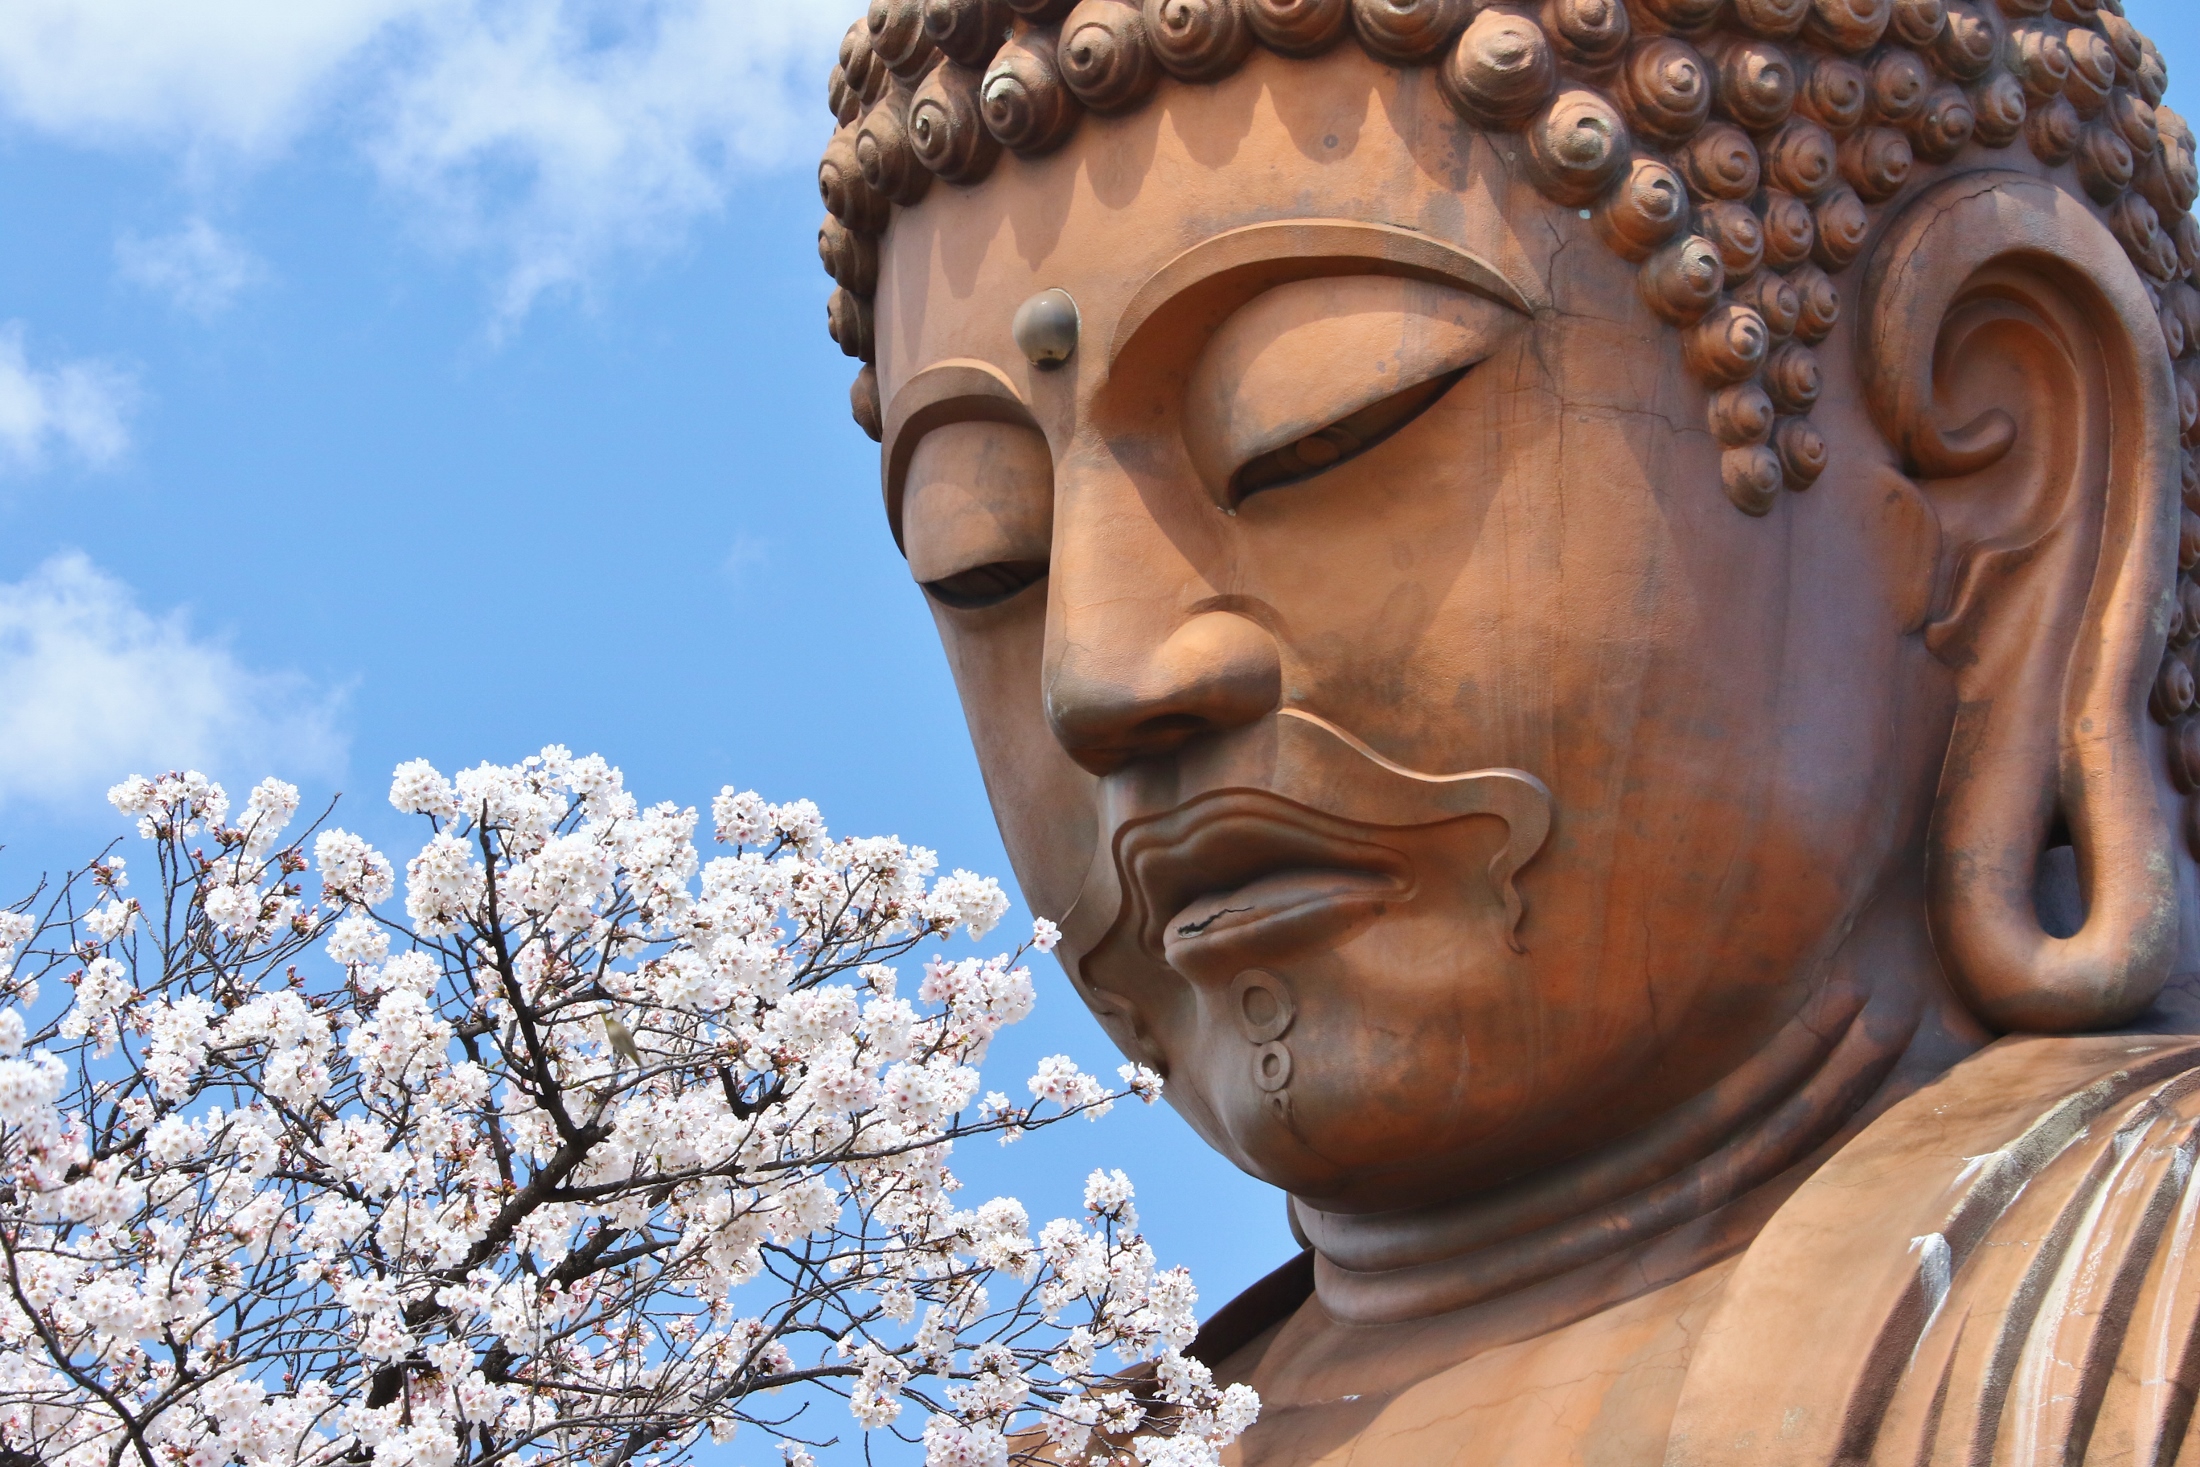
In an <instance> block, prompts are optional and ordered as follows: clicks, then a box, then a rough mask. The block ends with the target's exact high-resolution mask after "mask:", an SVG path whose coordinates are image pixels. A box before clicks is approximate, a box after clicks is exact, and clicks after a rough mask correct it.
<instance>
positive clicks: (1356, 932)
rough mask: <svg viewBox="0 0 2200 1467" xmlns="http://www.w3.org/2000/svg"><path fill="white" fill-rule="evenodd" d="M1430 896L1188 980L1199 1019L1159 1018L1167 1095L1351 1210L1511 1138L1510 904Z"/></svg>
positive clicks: (1389, 1200)
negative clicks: (1478, 905)
mask: <svg viewBox="0 0 2200 1467" xmlns="http://www.w3.org/2000/svg"><path fill="white" fill-rule="evenodd" d="M1429 895H1430V894H1429V893H1428V892H1426V891H1425V890H1423V891H1420V892H1417V893H1416V894H1415V895H1414V896H1412V897H1409V898H1408V899H1407V900H1404V901H1402V902H1398V903H1395V904H1376V905H1375V906H1372V907H1370V908H1369V909H1368V910H1367V911H1365V912H1363V913H1362V914H1361V915H1360V916H1359V918H1358V919H1357V920H1356V921H1355V922H1354V923H1353V924H1351V926H1350V928H1349V930H1347V931H1345V932H1343V933H1341V934H1335V935H1333V938H1332V940H1331V941H1330V942H1329V943H1327V944H1324V945H1323V946H1321V947H1319V948H1301V949H1298V950H1296V951H1294V950H1292V949H1291V948H1289V947H1288V946H1286V945H1282V944H1278V945H1277V946H1274V947H1271V948H1269V949H1267V950H1265V951H1260V952H1251V951H1248V952H1244V953H1241V954H1239V955H1237V956H1235V957H1233V959H1232V960H1231V962H1229V963H1227V964H1221V965H1218V966H1217V967H1216V968H1210V969H1207V970H1206V971H1208V972H1210V973H1211V972H1216V971H1219V968H1220V967H1228V968H1230V969H1232V973H1231V976H1230V977H1229V978H1228V979H1226V980H1221V981H1213V980H1212V979H1210V980H1207V981H1199V982H1190V983H1188V986H1189V987H1190V989H1191V995H1192V1005H1191V1007H1192V1009H1193V1014H1192V1016H1191V1022H1189V1023H1182V1024H1170V1025H1167V1026H1165V1028H1166V1030H1167V1031H1168V1032H1171V1033H1172V1034H1173V1036H1176V1037H1173V1038H1172V1040H1171V1041H1170V1042H1168V1043H1166V1044H1164V1045H1163V1046H1162V1053H1163V1058H1164V1060H1165V1062H1166V1065H1167V1073H1168V1076H1169V1086H1170V1092H1169V1093H1170V1094H1171V1095H1172V1097H1174V1098H1175V1099H1176V1101H1177V1103H1178V1106H1179V1108H1180V1109H1181V1110H1182V1111H1183V1112H1184V1113H1185V1114H1186V1116H1187V1118H1188V1119H1190V1121H1191V1122H1192V1124H1193V1125H1194V1127H1195V1128H1196V1129H1198V1130H1200V1131H1201V1132H1202V1134H1204V1135H1205V1136H1206V1137H1207V1139H1208V1140H1209V1141H1210V1143H1212V1144H1213V1145H1215V1146H1216V1147H1217V1148H1218V1149H1219V1150H1221V1151H1222V1152H1224V1153H1225V1154H1226V1155H1228V1156H1229V1157H1230V1158H1231V1159H1232V1160H1233V1161H1234V1162H1236V1163H1237V1165H1238V1166H1240V1167H1242V1168H1243V1169H1244V1170H1245V1171H1247V1172H1249V1173H1250V1174H1252V1175H1253V1176H1256V1177H1259V1178H1260V1179H1261V1180H1262V1181H1265V1182H1268V1183H1271V1184H1272V1185H1275V1186H1278V1187H1281V1188H1283V1189H1284V1190H1285V1191H1287V1192H1290V1193H1292V1194H1293V1195H1294V1196H1300V1197H1306V1198H1310V1199H1324V1200H1328V1201H1330V1202H1333V1203H1337V1204H1342V1205H1343V1206H1345V1207H1347V1208H1348V1209H1351V1210H1360V1209H1366V1208H1382V1207H1388V1206H1406V1205H1411V1204H1412V1203H1414V1202H1416V1201H1419V1200H1422V1196H1421V1194H1423V1193H1425V1192H1426V1191H1427V1190H1428V1188H1429V1187H1431V1186H1434V1185H1439V1184H1438V1183H1437V1182H1436V1181H1435V1178H1436V1177H1437V1176H1443V1177H1448V1178H1451V1179H1453V1182H1454V1184H1456V1179H1457V1177H1458V1176H1459V1174H1460V1172H1459V1168H1460V1167H1462V1166H1464V1167H1466V1168H1467V1169H1468V1170H1469V1171H1473V1170H1479V1169H1480V1167H1479V1166H1477V1165H1476V1161H1477V1159H1478V1154H1479V1160H1480V1161H1482V1162H1483V1163H1484V1164H1486V1163H1487V1162H1488V1161H1490V1160H1492V1159H1493V1158H1491V1157H1490V1156H1489V1155H1488V1153H1490V1151H1491V1149H1492V1148H1493V1146H1497V1145H1501V1144H1505V1143H1506V1142H1508V1141H1509V1139H1510V1138H1512V1137H1513V1136H1515V1135H1516V1134H1517V1130H1518V1125H1517V1123H1518V1121H1519V1120H1520V1119H1521V1116H1520V1102H1521V1099H1522V1095H1523V1092H1524V1088H1525V1087H1524V1086H1523V1085H1522V1084H1521V1083H1520V1080H1521V1077H1522V1075H1523V1073H1525V1071H1526V1070H1528V1069H1532V1066H1533V1063H1534V1062H1533V1050H1532V1048H1529V1049H1522V1048H1521V1047H1520V1041H1521V1040H1522V1039H1523V1038H1526V1037H1528V1035H1529V1034H1530V1033H1531V1032H1532V1030H1533V1028H1534V1025H1535V1014H1536V1012H1537V1009H1538V1006H1537V1005H1536V1004H1535V1003H1534V1002H1533V989H1532V988H1531V987H1530V986H1529V985H1530V983H1531V976H1530V969H1529V960H1528V959H1527V958H1525V957H1523V956H1521V955H1517V954H1514V953H1513V952H1512V951H1511V950H1510V949H1509V948H1508V947H1507V946H1506V945H1505V943H1504V940H1503V923H1504V914H1503V912H1502V910H1501V909H1499V910H1480V911H1462V910H1459V909H1458V908H1457V907H1455V906H1453V905H1451V904H1449V903H1439V902H1432V901H1430V900H1428V899H1427V898H1428V896H1429ZM1492 1059H1499V1060H1501V1061H1502V1060H1508V1059H1509V1060H1510V1061H1511V1063H1502V1062H1501V1063H1499V1064H1496V1065H1492V1064H1491V1063H1490V1061H1491V1060H1492ZM1507 1072H1511V1073H1509V1074H1508V1073H1507Z"/></svg>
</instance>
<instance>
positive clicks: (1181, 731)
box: [1131, 713, 1209, 751]
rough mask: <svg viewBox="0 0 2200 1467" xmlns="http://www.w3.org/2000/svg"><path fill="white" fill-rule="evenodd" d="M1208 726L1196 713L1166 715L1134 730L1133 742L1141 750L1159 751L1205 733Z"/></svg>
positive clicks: (1148, 720) (1150, 720) (1150, 719)
mask: <svg viewBox="0 0 2200 1467" xmlns="http://www.w3.org/2000/svg"><path fill="white" fill-rule="evenodd" d="M1208 726H1209V725H1208V722H1207V720H1206V719H1204V718H1202V717H1200V716H1199V715H1198V714H1196V713H1164V714H1162V715H1161V716H1160V717H1159V718H1149V719H1147V720H1146V721H1145V722H1144V723H1141V724H1139V725H1138V727H1136V728H1134V729H1132V730H1131V742H1132V743H1133V744H1135V745H1136V746H1138V747H1139V748H1142V749H1152V750H1157V751H1158V750H1160V749H1164V748H1169V747H1171V746H1173V745H1176V744H1181V743H1182V742H1184V740H1186V739H1188V738H1190V737H1191V736H1192V735H1194V734H1196V733H1202V732H1204V731H1205V730H1206V729H1207V728H1208Z"/></svg>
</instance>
